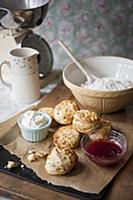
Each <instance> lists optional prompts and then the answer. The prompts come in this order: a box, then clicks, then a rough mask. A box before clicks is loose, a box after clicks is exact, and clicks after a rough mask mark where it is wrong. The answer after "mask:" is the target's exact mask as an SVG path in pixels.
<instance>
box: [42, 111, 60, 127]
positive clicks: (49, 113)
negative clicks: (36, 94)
mask: <svg viewBox="0 0 133 200" xmlns="http://www.w3.org/2000/svg"><path fill="white" fill-rule="evenodd" d="M38 111H39V112H44V113H46V114H48V115H49V116H50V117H51V118H52V124H51V126H56V125H57V122H56V121H55V119H54V108H52V107H42V108H40V109H39V110H38Z"/></svg>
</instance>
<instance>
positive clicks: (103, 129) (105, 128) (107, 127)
mask: <svg viewBox="0 0 133 200" xmlns="http://www.w3.org/2000/svg"><path fill="white" fill-rule="evenodd" d="M111 130H112V125H111V122H110V121H105V120H101V126H100V128H99V129H97V130H96V131H94V133H92V134H91V135H90V136H89V137H90V139H91V140H102V139H107V138H108V136H109V134H110V132H111Z"/></svg>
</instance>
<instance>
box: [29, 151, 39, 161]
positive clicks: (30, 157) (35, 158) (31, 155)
mask: <svg viewBox="0 0 133 200" xmlns="http://www.w3.org/2000/svg"><path fill="white" fill-rule="evenodd" d="M27 159H28V160H29V161H30V162H33V161H36V160H37V156H35V154H34V153H32V154H29V155H28V156H27Z"/></svg>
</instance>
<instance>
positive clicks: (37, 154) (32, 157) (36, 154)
mask: <svg viewBox="0 0 133 200" xmlns="http://www.w3.org/2000/svg"><path fill="white" fill-rule="evenodd" d="M28 153H29V155H28V156H27V159H28V160H29V161H30V162H33V161H37V160H39V159H41V158H46V157H47V155H48V152H44V151H34V150H29V152H28Z"/></svg>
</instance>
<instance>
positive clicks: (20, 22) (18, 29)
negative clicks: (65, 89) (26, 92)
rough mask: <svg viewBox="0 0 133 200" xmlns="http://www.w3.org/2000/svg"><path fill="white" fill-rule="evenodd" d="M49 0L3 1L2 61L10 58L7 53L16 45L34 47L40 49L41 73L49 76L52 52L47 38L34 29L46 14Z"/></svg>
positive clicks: (0, 16) (0, 26)
mask: <svg viewBox="0 0 133 200" xmlns="http://www.w3.org/2000/svg"><path fill="white" fill-rule="evenodd" d="M48 5H49V0H21V1H18V0H6V1H5V0H1V1H0V52H1V53H0V62H2V61H4V60H9V55H8V52H9V51H10V50H11V49H13V48H16V47H18V46H19V47H31V48H34V49H36V50H38V51H39V52H40V61H39V65H38V68H39V74H40V77H43V76H47V75H48V74H49V72H50V71H51V69H52V65H53V55H52V51H51V48H50V47H49V45H48V43H47V42H46V40H45V39H44V38H42V37H41V36H40V35H37V34H35V33H34V32H33V29H34V28H35V27H37V26H40V25H41V24H42V22H43V20H44V18H45V16H46V14H47V11H48Z"/></svg>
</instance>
